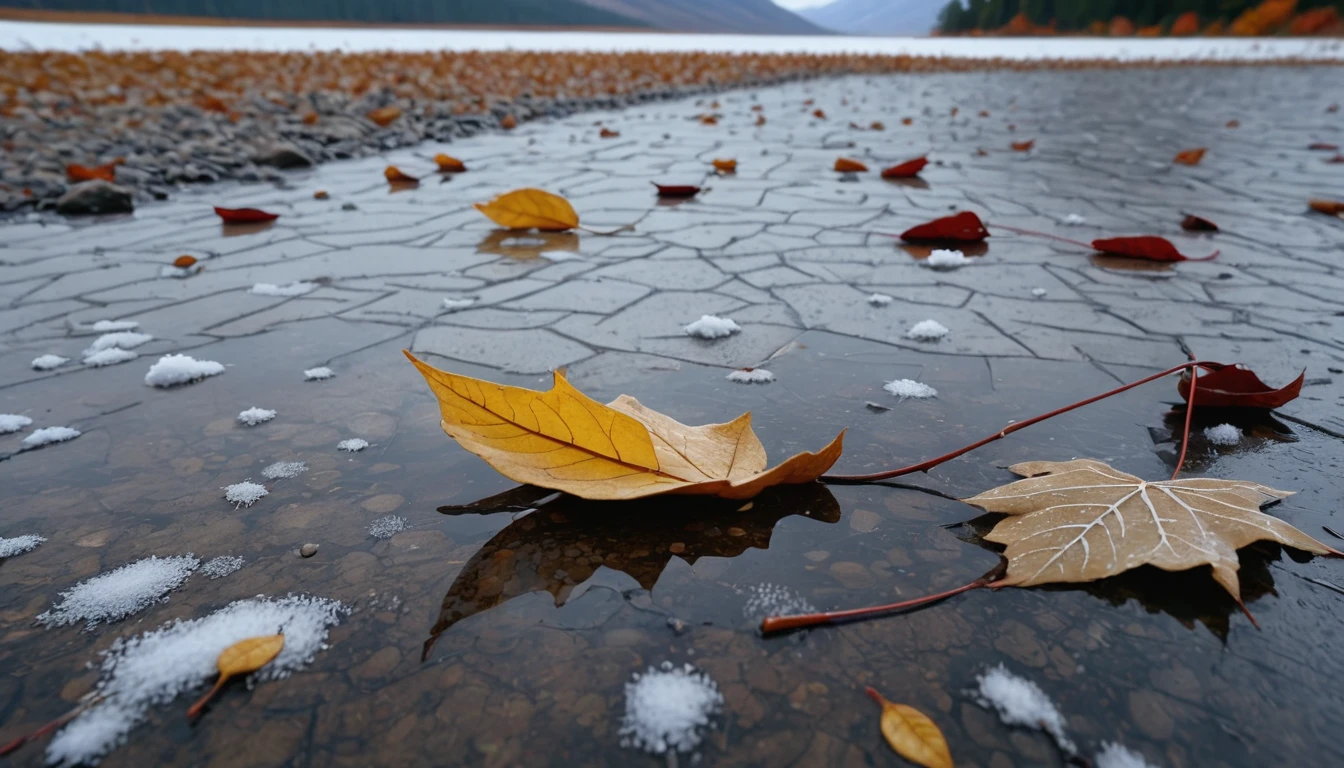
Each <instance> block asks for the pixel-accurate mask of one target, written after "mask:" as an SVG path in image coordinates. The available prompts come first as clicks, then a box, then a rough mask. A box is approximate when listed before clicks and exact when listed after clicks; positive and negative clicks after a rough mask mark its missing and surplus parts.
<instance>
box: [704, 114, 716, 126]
mask: <svg viewBox="0 0 1344 768" xmlns="http://www.w3.org/2000/svg"><path fill="white" fill-rule="evenodd" d="M700 124H701V125H718V124H719V116H718V115H700Z"/></svg>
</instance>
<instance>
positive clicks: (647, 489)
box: [405, 352, 844, 499]
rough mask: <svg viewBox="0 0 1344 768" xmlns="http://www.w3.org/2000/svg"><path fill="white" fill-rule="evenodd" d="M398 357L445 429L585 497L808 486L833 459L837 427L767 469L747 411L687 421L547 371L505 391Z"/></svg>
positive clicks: (481, 451)
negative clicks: (545, 383) (549, 376)
mask: <svg viewBox="0 0 1344 768" xmlns="http://www.w3.org/2000/svg"><path fill="white" fill-rule="evenodd" d="M405 354H406V357H407V358H408V359H410V361H411V362H412V363H413V364H414V365H415V367H416V368H417V369H419V371H420V373H421V374H422V375H423V376H424V377H425V381H427V382H428V383H429V388H430V390H431V391H433V392H434V395H435V397H437V398H438V400H439V413H440V415H441V417H442V422H441V425H442V427H443V431H444V432H446V433H448V435H449V436H450V437H452V438H453V439H455V440H457V441H458V443H459V444H461V445H462V447H463V448H466V449H467V450H468V451H471V452H472V453H474V454H476V455H477V456H479V457H481V458H482V459H484V460H485V461H486V463H488V464H489V465H490V466H492V467H494V468H495V469H496V470H498V471H499V472H500V473H501V474H503V475H505V476H506V477H508V478H509V479H511V480H514V481H516V482H519V483H527V484H531V485H538V486H541V487H543V488H550V489H552V490H557V491H564V492H566V493H571V494H573V495H575V496H579V497H581V498H585V499H636V498H642V497H645V496H655V495H658V494H664V493H678V494H697V495H707V496H708V495H713V496H721V497H724V498H729V499H749V498H751V497H753V496H755V495H756V494H758V493H760V492H761V491H762V490H764V489H766V488H769V487H771V486H775V485H787V484H797V483H809V482H812V481H814V480H816V479H817V478H818V477H820V476H821V475H822V474H823V473H825V472H826V471H827V470H828V469H830V467H831V465H833V464H834V463H835V461H836V460H837V459H839V458H840V453H841V451H842V450H843V443H842V441H843V439H844V432H841V433H840V435H839V436H837V437H836V438H835V440H834V441H832V442H831V444H830V445H828V446H826V447H825V448H823V449H822V450H821V451H820V452H819V453H800V454H798V455H796V456H793V457H792V458H789V459H787V460H786V461H784V463H782V464H780V465H778V466H776V467H775V468H774V469H770V470H766V455H765V448H764V447H763V446H762V445H761V441H760V440H759V439H758V438H757V437H756V435H755V433H754V432H752V430H751V414H749V413H748V414H743V415H742V416H739V417H738V418H736V419H734V420H733V421H731V422H729V423H726V424H708V425H705V426H700V427H691V426H687V425H685V424H681V423H678V422H676V421H674V420H672V419H670V418H668V417H667V416H664V415H663V414H661V413H658V412H656V411H651V410H649V409H648V408H645V407H644V406H643V405H641V404H640V403H639V401H638V400H635V399H634V398H632V397H629V396H627V395H622V396H620V397H618V398H616V399H615V400H614V401H612V402H611V403H610V404H608V405H602V404H601V403H599V402H597V401H595V400H593V399H591V398H589V397H587V396H586V395H584V394H583V393H582V392H580V391H578V390H577V389H575V388H574V387H573V386H571V385H570V384H569V382H568V381H566V380H565V377H564V374H563V373H561V372H559V371H557V372H556V373H555V383H554V384H553V386H552V387H551V389H550V390H549V391H546V392H535V391H532V390H529V389H521V388H518V387H508V386H503V385H500V384H493V383H490V382H487V381H480V380H478V379H472V378H468V377H466V376H459V375H457V374H453V373H449V372H447V371H441V370H438V369H437V368H434V367H432V366H429V365H426V364H425V363H423V362H421V361H420V360H418V359H416V358H415V356H414V355H412V354H411V353H410V352H406V353H405Z"/></svg>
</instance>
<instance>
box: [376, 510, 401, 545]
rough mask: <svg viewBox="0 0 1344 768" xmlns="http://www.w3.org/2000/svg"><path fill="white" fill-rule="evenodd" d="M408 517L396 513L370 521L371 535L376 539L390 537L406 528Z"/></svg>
mask: <svg viewBox="0 0 1344 768" xmlns="http://www.w3.org/2000/svg"><path fill="white" fill-rule="evenodd" d="M406 525H407V523H406V518H404V517H398V516H396V515H388V516H386V517H380V518H378V519H377V520H374V521H373V522H372V523H369V535H370V536H372V537H373V538H375V539H390V538H392V537H393V536H395V535H397V534H398V533H401V532H402V531H404V530H406Z"/></svg>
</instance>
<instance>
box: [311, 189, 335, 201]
mask: <svg viewBox="0 0 1344 768" xmlns="http://www.w3.org/2000/svg"><path fill="white" fill-rule="evenodd" d="M329 197H331V195H329V194H327V190H325V189H319V190H317V191H316V192H314V193H313V199H314V200H326V199H327V198H329Z"/></svg>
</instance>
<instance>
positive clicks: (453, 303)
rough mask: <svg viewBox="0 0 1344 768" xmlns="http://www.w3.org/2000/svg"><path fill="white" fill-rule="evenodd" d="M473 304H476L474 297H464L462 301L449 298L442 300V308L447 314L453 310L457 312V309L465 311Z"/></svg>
mask: <svg viewBox="0 0 1344 768" xmlns="http://www.w3.org/2000/svg"><path fill="white" fill-rule="evenodd" d="M475 303H476V297H475V296H468V297H466V298H464V299H451V298H449V299H444V300H443V308H444V309H446V310H448V311H449V312H452V311H454V310H458V309H466V308H467V307H470V306H471V305H472V304H475Z"/></svg>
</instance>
